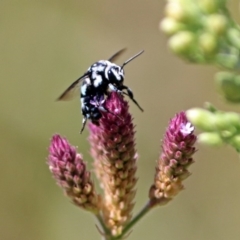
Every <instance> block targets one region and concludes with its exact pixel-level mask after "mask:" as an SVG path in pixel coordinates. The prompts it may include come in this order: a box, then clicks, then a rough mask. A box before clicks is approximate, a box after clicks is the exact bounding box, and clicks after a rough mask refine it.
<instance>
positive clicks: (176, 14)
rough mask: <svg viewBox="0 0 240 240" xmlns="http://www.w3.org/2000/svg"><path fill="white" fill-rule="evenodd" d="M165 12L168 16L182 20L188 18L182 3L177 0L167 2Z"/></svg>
mask: <svg viewBox="0 0 240 240" xmlns="http://www.w3.org/2000/svg"><path fill="white" fill-rule="evenodd" d="M165 14H166V15H167V17H169V18H172V19H174V20H176V21H180V22H181V21H184V20H186V19H187V17H188V15H187V13H186V12H185V11H184V8H183V6H182V5H181V3H179V2H175V1H170V2H168V3H167V5H166V8H165Z"/></svg>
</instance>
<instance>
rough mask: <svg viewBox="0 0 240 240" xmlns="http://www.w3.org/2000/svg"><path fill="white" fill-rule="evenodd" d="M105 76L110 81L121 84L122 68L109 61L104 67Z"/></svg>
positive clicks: (122, 78) (122, 77)
mask: <svg viewBox="0 0 240 240" xmlns="http://www.w3.org/2000/svg"><path fill="white" fill-rule="evenodd" d="M106 78H107V79H108V80H109V82H111V83H116V84H122V83H123V80H124V70H123V68H121V67H120V66H118V65H116V64H114V63H111V62H109V65H108V67H107V68H106Z"/></svg>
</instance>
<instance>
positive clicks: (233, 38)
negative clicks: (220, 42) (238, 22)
mask: <svg viewBox="0 0 240 240" xmlns="http://www.w3.org/2000/svg"><path fill="white" fill-rule="evenodd" d="M227 38H228V40H229V41H230V43H232V45H233V46H235V47H236V48H238V49H240V41H239V39H240V31H239V30H238V29H236V28H229V29H228V30H227Z"/></svg>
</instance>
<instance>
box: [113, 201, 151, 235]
mask: <svg viewBox="0 0 240 240" xmlns="http://www.w3.org/2000/svg"><path fill="white" fill-rule="evenodd" d="M151 206H152V205H151V204H150V202H147V204H146V205H145V206H144V207H143V208H142V210H141V211H140V212H139V213H138V214H137V215H136V216H135V217H134V218H133V219H132V220H131V221H130V222H129V223H128V224H127V225H126V226H125V228H124V229H123V231H122V233H121V235H119V236H117V237H114V238H112V239H111V240H120V239H122V238H123V237H124V235H126V233H127V232H128V231H129V230H130V229H131V228H132V227H133V226H134V225H135V224H136V223H137V222H138V221H139V220H140V219H141V218H142V217H143V216H144V215H145V214H146V213H147V212H148V211H149V210H150V209H151Z"/></svg>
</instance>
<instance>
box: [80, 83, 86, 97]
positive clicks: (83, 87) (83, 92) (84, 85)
mask: <svg viewBox="0 0 240 240" xmlns="http://www.w3.org/2000/svg"><path fill="white" fill-rule="evenodd" d="M86 92H87V84H83V85H82V86H81V94H82V95H83V96H85V95H86Z"/></svg>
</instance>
